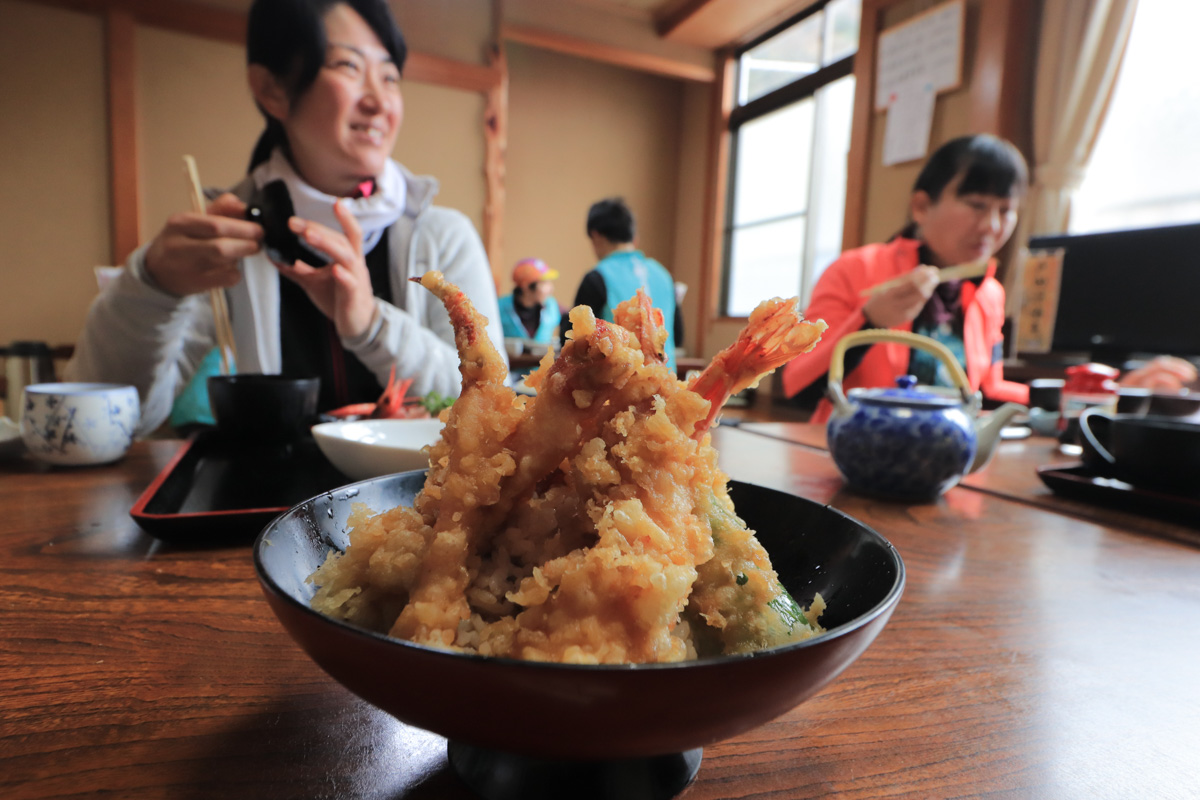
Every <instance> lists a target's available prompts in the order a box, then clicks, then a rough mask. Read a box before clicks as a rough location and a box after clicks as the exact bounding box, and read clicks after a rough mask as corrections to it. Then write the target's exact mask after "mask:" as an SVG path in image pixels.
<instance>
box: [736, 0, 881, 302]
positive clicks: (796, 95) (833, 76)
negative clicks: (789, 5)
mask: <svg viewBox="0 0 1200 800" xmlns="http://www.w3.org/2000/svg"><path fill="white" fill-rule="evenodd" d="M832 1H833V0H817V2H814V3H813V4H812V5H811V6H809V7H808V8H805V9H804V10H803V11H801V12H799V13H798V14H794V15H793V16H791V17H789V18H788V19H786V20H784V21H783V22H781V23H779V24H778V25H776V26H774V27H773V28H771V29H769V30H767V31H766V32H764V33H762V34H760V35H759V36H756V37H754V38H753V39H751V40H749V41H747V42H746V43H744V44H741V45H739V46H738V47H736V48H734V49H733V51H732V52H731V53H730V60H731V62H732V63H731V66H732V72H733V80H734V85H735V86H736V85H737V84H738V83H739V82H740V78H741V70H742V56H743V55H745V54H746V53H747V52H749V51H750V50H753V49H754V48H755V47H758V46H759V45H760V44H762V43H763V42H765V41H767V40H768V39H772V38H774V37H775V36H778V35H779V34H780V33H783V32H784V31H786V30H788V29H789V28H792V27H794V26H796V25H799V24H800V23H801V22H803V21H804V20H805V19H807V18H809V17H811V16H813V15H815V14H817V13H819V12H821V11H824V10H825V8H826V7H827V6H828V5H829V4H830V3H831V2H832ZM862 5H863V3H860V17H859V24H860V26H861V25H862V19H863V16H862V15H861V6H862ZM861 42H862V35H861V27H860V34H859V44H860V46H861ZM858 53H859V51H858V49H856V50H855V51H854V52H853V53H851V54H850V55H848V56H843V57H842V58H840V59H838V60H837V61H834V62H833V63H831V64H827V65H825V66H823V67H820V68H819V69H817V70H816V71H815V72H810V73H809V74H807V75H804V76H801V77H799V78H797V79H796V80H794V81H792V82H790V83H787V84H784V85H783V86H780V87H779V88H777V89H773V90H772V91H770V92H768V93H766V94H764V95H761V96H759V97H756V98H754V99H753V100H751V101H749V102H748V103H744V104H738V102H737V100H736V97H735V98H733V103H732V108H730V111H729V114H728V124H727V126H726V128H725V133H726V135H728V137H729V149H728V153H729V156H728V163H727V164H726V165H725V173H726V177H725V192H724V194H725V197H724V203H723V205H724V209H723V217H724V219H723V221H722V226H721V263H720V269H721V272H720V282H719V284H718V287H717V317H718V318H719V319H746V317H745V316H743V315H739V314H730V313H729V293H730V281H731V278H732V269H731V266H732V264H731V260H732V251H733V233H734V230H735V226H734V223H733V219H734V213H735V211H736V202H735V201H736V193H737V185H738V183H737V177H738V176H737V165H738V147H739V145H740V135H739V134H740V131H741V128H742V126H743V125H745V124H746V123H748V122H752V121H754V120H757V119H759V118H761V117H764V116H766V115H768V114H771V113H774V112H776V111H779V110H780V109H783V108H786V107H787V106H790V105H792V104H794V103H798V102H800V101H802V100H805V99H808V98H813V99H814V101H815V98H816V93H817V91H818V90H820V89H822V88H824V87H826V86H828V85H829V84H831V83H833V82H834V81H837V80H840V79H842V78H845V77H847V76H851V75H854V74H855V71H854V63H855V58H856V57H857V56H858ZM855 91H856V92H857V91H858V87H857V86H856V87H855ZM812 155H813V154H812V153H811V152H810V154H809V157H810V159H811V158H812ZM811 193H812V185H811V181H810V185H809V194H810V195H811ZM805 209H806V210H805V212H804V216H805V225H806V226H807V224H808V217H809V214H810V210H811V204H807V205H806V206H805ZM791 216H793V215H787V217H788V218H790V217H791ZM783 218H784V217H780V218H778V219H783ZM769 221H771V220H764V221H762V222H769ZM755 224H762V223H761V222H759V223H755ZM743 227H748V226H743ZM806 247H807V245H806ZM804 272H805V270H804V269H803V267H802V271H801V274H802V275H803V274H804ZM795 291H796V292H797V294H802V293H803V286H802V285H801V286H797V287H795Z"/></svg>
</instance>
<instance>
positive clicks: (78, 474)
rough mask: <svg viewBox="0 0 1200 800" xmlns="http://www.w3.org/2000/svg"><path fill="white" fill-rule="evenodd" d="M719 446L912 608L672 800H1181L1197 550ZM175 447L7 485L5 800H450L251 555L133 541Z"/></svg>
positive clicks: (449, 789) (1193, 708)
mask: <svg viewBox="0 0 1200 800" xmlns="http://www.w3.org/2000/svg"><path fill="white" fill-rule="evenodd" d="M714 438H715V441H716V443H717V445H718V447H719V448H720V450H721V457H722V464H723V466H724V467H725V469H726V470H727V471H729V472H730V474H731V475H733V476H734V477H737V478H739V479H741V480H745V481H750V482H754V483H760V484H763V485H768V486H772V487H775V488H779V489H784V490H788V491H793V492H796V493H799V494H801V495H803V496H805V497H809V498H811V499H814V500H816V501H819V502H823V503H830V504H832V505H834V506H836V507H838V508H840V509H842V510H844V511H846V512H847V513H849V514H851V515H852V516H854V517H856V518H858V519H860V520H862V521H863V522H865V523H867V524H869V525H871V526H872V527H874V528H875V529H876V530H878V531H880V532H881V533H883V534H884V535H885V536H886V537H888V538H889V539H890V540H891V541H892V542H893V543H894V544H895V545H896V546H897V548H898V549H899V551H900V553H901V555H902V556H903V558H904V560H905V564H906V567H907V570H908V584H907V588H906V591H905V595H904V597H903V599H902V600H901V602H900V605H899V607H898V609H897V610H896V613H895V615H894V616H893V618H892V620H891V622H890V623H889V625H888V627H887V628H886V629H885V630H884V631H883V633H882V634H881V635H880V637H879V638H878V640H876V642H875V643H874V644H873V645H872V646H871V647H870V648H869V649H868V650H867V651H866V653H864V654H863V656H861V657H860V658H859V659H858V661H857V662H855V663H854V664H853V665H852V666H851V667H850V668H849V669H848V670H847V671H846V672H845V673H843V675H841V676H840V677H839V678H838V679H837V680H835V681H834V682H833V683H832V684H831V685H830V686H828V687H826V689H825V690H823V691H822V692H820V693H819V694H818V695H817V696H815V697H814V698H812V699H811V700H809V701H808V702H806V703H804V704H802V705H800V706H799V707H797V708H795V709H793V710H792V711H790V712H788V713H786V714H784V715H783V716H782V717H779V718H778V719H776V720H775V721H773V722H771V723H768V724H766V725H763V726H762V727H760V728H758V729H756V730H754V731H751V732H749V733H746V734H744V735H742V736H740V737H738V738H736V739H732V740H729V741H725V742H721V743H718V744H715V745H712V746H709V747H707V748H705V753H704V761H703V764H702V765H701V768H700V772H699V775H698V777H697V780H696V782H695V783H694V784H693V785H692V787H691V788H690V789H688V790H687V793H686V795H685V796H686V798H687V800H710V799H711V798H750V797H753V798H758V799H759V800H764V799H766V798H778V799H779V800H783V799H784V798H787V799H788V800H793V799H797V798H824V797H839V798H878V797H884V796H888V797H915V798H943V797H971V796H984V795H986V796H987V797H991V798H1039V799H1043V798H1045V799H1053V798H1122V799H1124V798H1194V797H1197V796H1200V770H1198V769H1197V765H1198V764H1200V722H1198V720H1200V681H1197V680H1196V665H1197V663H1198V659H1200V646H1198V644H1197V642H1198V637H1197V635H1196V632H1197V630H1200V549H1196V548H1193V547H1188V546H1185V545H1181V544H1179V543H1176V542H1172V541H1169V540H1166V539H1162V538H1155V537H1147V536H1143V535H1138V534H1136V533H1133V532H1130V531H1127V530H1123V529H1121V528H1119V527H1108V526H1105V525H1104V524H1098V523H1095V522H1089V521H1086V520H1081V519H1078V518H1075V517H1072V516H1068V515H1065V514H1059V513H1053V512H1051V511H1048V510H1046V509H1043V508H1038V507H1036V506H1033V505H1030V504H1027V503H1020V502H1014V501H1012V500H1009V499H1006V498H1004V497H1000V496H997V495H995V494H993V493H989V492H983V491H977V490H972V489H967V488H958V489H953V490H951V491H950V492H949V493H948V494H947V495H946V496H945V497H944V498H942V500H940V501H939V502H937V503H934V504H929V505H920V506H905V505H899V504H894V503H882V502H877V501H873V500H870V499H866V498H861V497H858V496H856V495H853V494H850V493H848V492H846V491H845V490H844V488H843V486H842V482H841V479H840V478H839V476H838V475H837V472H836V470H835V469H834V467H833V465H832V462H831V460H830V459H829V457H828V456H827V455H826V454H824V453H821V452H820V451H818V450H815V449H812V448H809V447H804V446H800V445H796V444H792V443H789V442H785V441H781V440H777V439H771V438H769V437H766V436H763V435H761V434H752V433H749V432H745V431H739V430H736V429H732V428H721V429H718V430H717V431H716V434H715V437H714ZM177 446H178V443H177V442H169V441H158V442H143V443H139V444H137V445H135V447H134V449H133V451H132V452H131V454H130V455H129V456H128V457H127V458H125V459H124V460H123V461H121V462H119V463H118V464H116V465H113V466H108V467H98V468H90V469H75V470H70V469H56V470H50V469H46V468H41V467H37V466H34V465H33V464H32V463H31V462H28V461H17V462H8V463H0V555H2V560H0V564H2V566H0V570H2V571H3V587H4V588H3V589H2V590H0V789H2V790H3V795H4V797H6V798H20V799H21V800H24V798H44V797H91V796H108V797H120V798H135V799H136V798H185V799H187V798H216V797H220V798H334V797H352V798H416V799H417V800H435V799H436V800H458V799H459V798H468V797H469V794H468V792H467V790H466V789H465V788H464V787H463V786H462V785H461V784H460V783H459V781H458V779H457V778H456V777H455V776H454V775H453V773H452V772H450V771H449V769H448V767H447V763H446V754H445V741H444V740H443V739H441V738H440V737H438V736H435V735H433V734H430V733H426V732H424V731H420V730H416V729H413V728H409V727H407V726H405V725H402V724H400V723H398V722H396V721H394V720H392V719H391V718H389V717H387V716H386V715H384V714H382V713H381V712H378V711H376V710H375V709H373V708H371V707H370V706H368V705H367V704H365V703H364V702H362V701H360V700H358V699H357V698H355V697H354V696H352V695H351V694H349V693H348V692H347V691H345V690H344V689H342V688H341V687H340V686H339V685H338V684H336V683H334V682H333V681H332V680H331V679H329V678H328V677H326V676H325V674H324V673H322V672H321V671H320V670H319V669H318V668H317V667H316V666H315V665H314V664H313V663H312V662H311V661H310V660H309V659H308V658H307V656H305V655H304V654H303V653H302V652H301V651H300V649H299V648H298V647H296V646H295V645H293V643H292V642H291V640H290V639H289V638H288V636H287V635H286V634H285V633H284V632H283V630H282V628H281V627H280V626H279V625H278V624H277V623H276V621H275V619H274V617H273V616H272V614H271V612H270V611H269V609H268V607H267V605H266V603H265V601H263V599H262V597H261V593H260V590H259V587H258V584H257V581H256V579H255V576H254V571H253V567H252V564H251V560H250V554H249V548H248V546H240V547H225V548H219V549H204V550H180V549H175V548H172V547H168V546H165V545H163V544H160V543H158V542H156V540H154V539H152V538H150V537H149V536H147V535H145V534H144V533H142V532H141V531H140V530H139V529H138V528H137V527H136V526H135V525H134V524H133V522H132V521H131V520H130V519H129V517H128V513H127V512H128V509H129V507H130V505H131V504H132V503H133V501H134V499H135V498H136V496H137V495H138V494H139V493H140V492H141V491H142V489H143V488H144V487H145V486H146V484H147V483H148V482H149V481H150V479H151V478H152V477H153V476H154V475H155V474H156V473H157V472H158V471H159V470H160V469H161V468H162V466H163V465H164V464H165V463H166V461H167V459H168V458H169V456H170V455H171V454H172V452H173V451H174V449H175V448H176V447H177ZM697 702H703V698H697Z"/></svg>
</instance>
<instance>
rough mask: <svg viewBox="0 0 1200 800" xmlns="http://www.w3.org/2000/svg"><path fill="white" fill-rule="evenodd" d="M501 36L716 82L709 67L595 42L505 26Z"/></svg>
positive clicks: (627, 65)
mask: <svg viewBox="0 0 1200 800" xmlns="http://www.w3.org/2000/svg"><path fill="white" fill-rule="evenodd" d="M501 35H502V36H503V37H504V38H505V39H506V40H508V41H510V42H517V43H518V44H525V45H529V46H530V47H538V48H541V49H543V50H552V51H554V52H556V53H564V54H566V55H569V56H575V57H577V58H586V59H589V60H592V61H601V62H603V63H606V64H613V65H615V66H618V67H624V68H626V69H634V70H639V71H641V72H650V73H654V74H656V75H665V76H666V77H668V78H681V79H683V80H688V81H698V82H700V83H712V82H713V81H714V80H716V71H715V70H714V69H713V68H712V67H711V66H703V65H700V64H692V63H689V62H686V61H677V60H675V59H673V58H667V57H665V56H658V55H654V54H652V53H643V52H641V51H639V50H629V49H627V48H624V47H617V46H615V45H609V44H604V43H602V42H594V41H591V40H590V39H581V38H579V37H576V36H568V35H567V34H563V33H558V32H556V31H549V30H545V29H543V28H536V27H533V26H530V25H509V24H506V25H504V26H503V27H502V28H501Z"/></svg>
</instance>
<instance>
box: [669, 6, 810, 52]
mask: <svg viewBox="0 0 1200 800" xmlns="http://www.w3.org/2000/svg"><path fill="white" fill-rule="evenodd" d="M813 2H814V0H755V2H752V3H751V2H746V0H676V1H675V2H671V3H668V4H666V5H664V6H663V7H662V8H661V9H659V11H658V13H656V14H655V15H654V26H655V29H656V30H657V31H658V35H659V36H661V37H662V38H664V39H666V40H668V41H672V42H680V43H683V44H690V45H695V46H697V47H705V48H709V49H720V48H725V47H736V46H737V45H740V44H744V43H745V42H748V41H749V40H751V39H753V38H754V37H755V36H758V35H759V34H761V33H764V32H765V31H767V30H770V29H771V28H772V27H774V26H775V25H778V24H779V23H781V22H783V21H784V20H786V19H787V18H788V17H791V16H792V15H794V14H798V13H800V12H801V11H803V10H804V9H805V8H807V7H808V6H810V5H812V4H813Z"/></svg>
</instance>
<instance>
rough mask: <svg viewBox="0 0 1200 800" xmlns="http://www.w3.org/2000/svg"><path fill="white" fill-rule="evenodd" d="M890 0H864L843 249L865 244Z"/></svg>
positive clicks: (855, 64)
mask: <svg viewBox="0 0 1200 800" xmlns="http://www.w3.org/2000/svg"><path fill="white" fill-rule="evenodd" d="M893 1H894V0H893ZM887 4H888V0H882V3H881V2H880V1H879V0H864V2H863V4H862V16H861V18H860V22H859V29H858V52H857V53H856V54H855V55H854V112H853V117H852V121H851V125H850V152H849V154H848V156H847V164H846V218H845V220H844V222H843V223H842V249H843V250H851V249H853V248H855V247H859V246H861V245H862V244H863V232H864V228H865V217H866V208H867V178H868V175H869V173H870V170H869V166H870V160H871V129H872V123H873V122H874V119H875V49H876V47H877V46H878V44H879V25H880V16H881V5H887Z"/></svg>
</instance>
